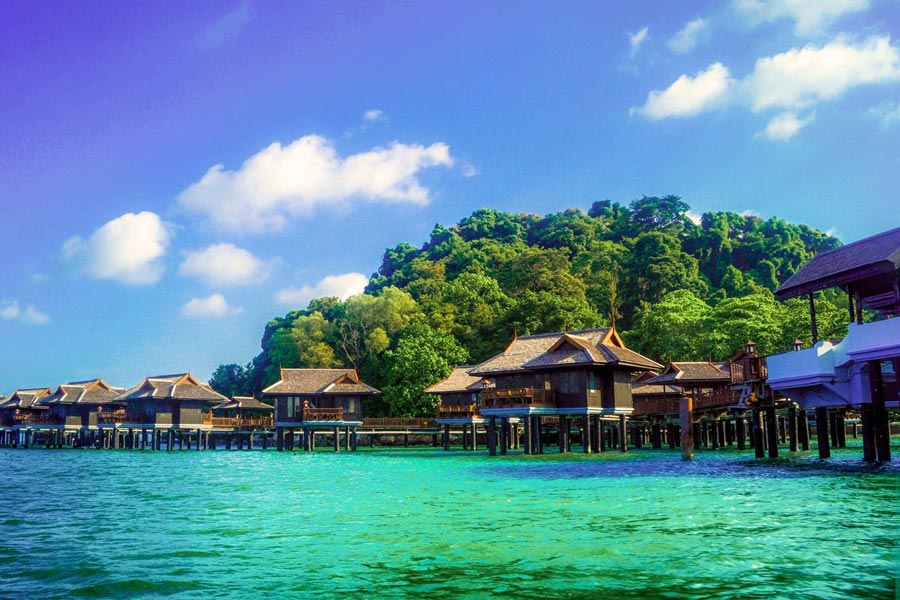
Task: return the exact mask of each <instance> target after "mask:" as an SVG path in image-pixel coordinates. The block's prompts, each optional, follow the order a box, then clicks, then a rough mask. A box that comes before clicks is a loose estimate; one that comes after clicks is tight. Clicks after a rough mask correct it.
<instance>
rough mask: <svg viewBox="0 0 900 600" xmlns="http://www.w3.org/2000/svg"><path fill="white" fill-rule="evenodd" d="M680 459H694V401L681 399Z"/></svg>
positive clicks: (689, 398) (686, 397)
mask: <svg viewBox="0 0 900 600" xmlns="http://www.w3.org/2000/svg"><path fill="white" fill-rule="evenodd" d="M681 458H682V459H683V460H693V459H694V399H693V398H691V397H690V396H685V397H683V398H682V399H681Z"/></svg>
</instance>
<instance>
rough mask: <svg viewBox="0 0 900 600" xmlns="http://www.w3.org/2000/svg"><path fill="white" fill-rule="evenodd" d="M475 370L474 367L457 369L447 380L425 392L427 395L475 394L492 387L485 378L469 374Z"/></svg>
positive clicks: (467, 366)
mask: <svg viewBox="0 0 900 600" xmlns="http://www.w3.org/2000/svg"><path fill="white" fill-rule="evenodd" d="M473 368H474V367H473V366H472V365H463V366H461V367H456V368H455V369H453V371H452V372H451V373H450V375H448V376H447V378H446V379H442V380H440V381H438V382H437V383H435V384H434V385H432V386H430V387H427V388H425V390H424V391H425V393H426V394H454V393H467V392H472V393H474V392H480V391H481V390H483V389H485V388H486V387H490V386H489V385H488V383H487V382H486V381H485V379H484V377H482V376H479V375H470V374H469V371H470V370H472V369H473Z"/></svg>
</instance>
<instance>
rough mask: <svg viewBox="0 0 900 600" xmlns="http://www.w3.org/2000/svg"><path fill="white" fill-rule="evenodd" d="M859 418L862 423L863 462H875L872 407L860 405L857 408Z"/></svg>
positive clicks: (867, 404)
mask: <svg viewBox="0 0 900 600" xmlns="http://www.w3.org/2000/svg"><path fill="white" fill-rule="evenodd" d="M859 416H860V420H861V421H862V438H863V460H864V461H866V462H875V459H876V458H877V454H876V452H875V428H874V427H873V425H872V405H871V404H869V403H866V404H862V405H861V406H860V407H859Z"/></svg>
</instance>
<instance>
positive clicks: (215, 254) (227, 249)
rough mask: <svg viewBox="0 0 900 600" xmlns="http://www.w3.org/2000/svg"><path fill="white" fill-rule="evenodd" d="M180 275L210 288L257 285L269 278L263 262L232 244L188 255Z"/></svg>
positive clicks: (216, 245)
mask: <svg viewBox="0 0 900 600" xmlns="http://www.w3.org/2000/svg"><path fill="white" fill-rule="evenodd" d="M178 273H179V274H181V275H185V276H192V277H197V278H199V279H200V280H202V281H203V282H204V283H206V284H207V285H210V286H222V285H247V284H251V283H257V282H260V281H262V280H264V279H265V278H266V277H267V276H268V274H269V273H268V268H267V267H266V264H265V263H264V262H263V261H261V260H260V259H258V258H256V257H255V256H253V255H252V254H251V253H250V252H248V251H247V250H244V249H243V248H238V247H236V246H233V245H232V244H214V245H212V246H208V247H206V248H204V249H203V250H197V251H194V252H188V253H187V254H186V255H185V258H184V262H182V263H181V268H180V269H179V270H178Z"/></svg>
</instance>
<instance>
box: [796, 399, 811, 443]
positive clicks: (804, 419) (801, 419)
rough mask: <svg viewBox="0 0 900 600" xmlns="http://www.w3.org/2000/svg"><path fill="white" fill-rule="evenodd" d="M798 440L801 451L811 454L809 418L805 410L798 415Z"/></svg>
mask: <svg viewBox="0 0 900 600" xmlns="http://www.w3.org/2000/svg"><path fill="white" fill-rule="evenodd" d="M797 438H799V440H800V449H801V450H802V451H804V452H809V416H808V415H807V414H806V411H805V410H803V409H801V410H800V411H799V412H798V413H797Z"/></svg>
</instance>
